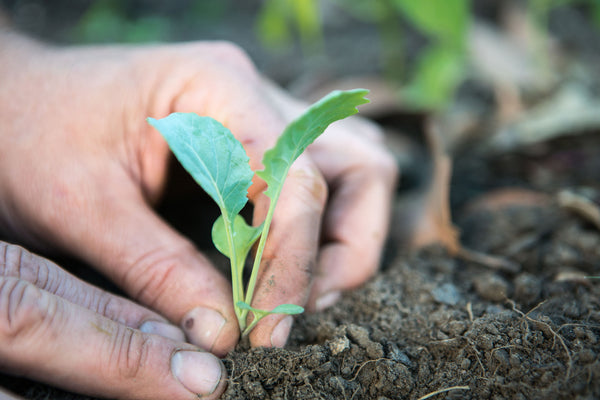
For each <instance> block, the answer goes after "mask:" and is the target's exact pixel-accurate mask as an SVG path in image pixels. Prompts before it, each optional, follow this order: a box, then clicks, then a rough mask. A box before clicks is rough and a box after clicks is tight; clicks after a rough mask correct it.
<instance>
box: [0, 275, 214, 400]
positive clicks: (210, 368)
mask: <svg viewBox="0 0 600 400" xmlns="http://www.w3.org/2000/svg"><path fill="white" fill-rule="evenodd" d="M0 359H1V360H2V368H3V369H5V370H6V372H8V373H11V374H17V375H23V376H26V377H28V378H31V379H35V380H39V381H43V382H47V383H50V384H53V385H56V386H60V387H63V388H66V389H68V390H72V391H75V392H79V393H85V394H89V395H98V396H103V397H110V398H131V399H159V398H168V399H194V398H198V397H200V396H204V397H202V398H216V397H218V395H219V394H220V393H221V392H222V391H223V390H224V386H225V383H224V378H225V371H224V368H223V366H222V364H221V363H220V361H219V360H218V359H217V358H216V357H215V356H213V355H211V354H210V353H203V352H200V351H199V350H198V349H197V348H195V347H193V346H191V345H189V344H184V343H181V342H177V341H173V340H170V339H167V338H164V337H161V336H158V335H152V334H147V333H142V332H140V331H138V330H135V329H131V328H130V327H127V326H125V325H123V324H120V323H117V322H115V321H112V320H110V319H108V318H106V317H104V316H102V315H100V314H98V313H95V312H93V311H90V310H88V309H87V308H84V307H81V306H78V305H76V304H74V303H71V302H69V301H67V300H65V299H63V298H61V297H58V296H56V295H53V294H51V293H49V292H46V291H44V290H41V289H40V288H38V287H36V286H35V285H33V284H31V283H30V282H27V281H25V280H22V279H18V278H14V277H6V276H2V277H0Z"/></svg>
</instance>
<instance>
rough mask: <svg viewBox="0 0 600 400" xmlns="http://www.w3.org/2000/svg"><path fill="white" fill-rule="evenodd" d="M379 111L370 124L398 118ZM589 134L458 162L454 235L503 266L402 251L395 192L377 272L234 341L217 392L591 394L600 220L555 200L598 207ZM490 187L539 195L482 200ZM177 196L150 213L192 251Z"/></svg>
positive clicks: (597, 357)
mask: <svg viewBox="0 0 600 400" xmlns="http://www.w3.org/2000/svg"><path fill="white" fill-rule="evenodd" d="M484 3H485V2H484ZM488 3H489V2H488ZM594 43H598V42H597V41H596V42H594ZM388 117H390V116H387V117H386V118H381V120H380V122H384V123H386V124H392V123H395V121H398V120H401V118H399V117H398V116H392V117H391V118H388ZM405 122H406V120H405ZM413 122H414V121H413ZM388 127H389V128H393V129H395V130H396V129H398V128H402V127H398V126H388ZM598 133H600V132H598V131H593V132H588V133H587V134H581V135H577V136H570V137H566V138H565V137H563V138H560V139H555V140H552V141H546V142H545V143H543V145H537V146H536V145H531V146H529V147H520V148H518V149H515V150H513V151H505V152H502V153H500V154H490V153H485V152H478V151H476V150H473V149H472V148H468V150H467V151H463V152H462V153H459V154H458V155H457V156H456V157H455V165H454V176H453V179H452V185H451V190H452V193H451V203H452V213H453V215H454V216H455V220H454V222H455V224H456V226H457V227H458V229H459V231H460V238H461V243H462V244H463V245H464V246H465V247H466V248H469V249H472V250H476V251H479V252H482V253H485V254H490V255H494V256H496V257H499V258H501V259H504V260H508V261H510V262H512V263H514V264H515V265H516V266H517V269H516V270H514V271H506V270H499V269H494V268H491V267H490V266H489V265H487V266H486V265H482V264H480V263H477V262H474V261H471V260H469V259H467V258H465V257H460V256H458V257H457V256H453V255H450V254H448V252H447V251H446V250H445V249H444V248H442V247H439V246H435V245H434V246H430V247H427V248H423V249H419V250H413V251H409V250H406V249H405V248H404V244H405V243H404V236H403V232H401V229H398V227H402V225H403V221H402V220H401V219H400V216H401V215H402V207H404V204H405V202H404V201H403V200H404V198H406V197H409V196H410V194H411V193H409V192H408V191H404V189H403V191H400V192H398V195H397V202H396V206H395V208H396V209H395V210H394V216H393V217H392V221H391V222H392V223H391V225H392V227H393V229H392V231H391V232H390V237H389V241H388V245H387V249H386V253H385V254H386V255H385V257H384V261H383V265H382V267H381V269H380V271H379V272H378V273H377V275H376V276H375V277H373V279H371V280H370V281H369V282H368V283H367V284H365V285H364V286H363V287H361V288H359V289H357V290H354V291H352V292H348V293H346V294H345V295H344V296H343V297H342V299H341V300H340V302H339V303H338V304H336V305H335V306H333V307H332V308H330V309H328V310H326V311H324V312H321V313H315V314H304V315H300V316H299V317H298V318H297V320H296V323H295V324H294V328H293V330H292V332H291V336H290V339H289V341H288V344H287V346H286V348H285V349H265V348H256V349H248V348H247V346H245V344H244V343H242V344H240V345H239V346H238V348H237V349H236V350H235V351H233V352H232V353H230V354H229V355H227V357H226V358H225V359H224V362H225V365H226V368H227V371H228V375H229V384H228V388H227V390H226V392H225V393H224V395H223V397H222V398H223V399H377V400H383V399H425V398H434V399H442V398H444V399H580V400H584V399H597V398H600V227H599V226H596V225H595V224H594V223H593V222H591V221H590V219H589V218H585V217H584V216H582V215H580V214H577V213H575V212H573V211H570V210H568V209H566V208H565V207H564V206H561V204H560V202H559V201H558V200H557V199H558V194H559V193H560V192H561V190H570V191H573V192H576V193H584V194H585V195H586V196H587V197H589V198H590V199H591V202H592V204H596V206H597V205H598V203H599V200H600V165H599V163H600V136H599V135H598ZM421 161H422V160H421ZM421 168H425V167H422V166H421V165H420V164H418V165H408V166H407V169H405V175H404V176H405V177H406V179H408V180H409V181H410V180H411V179H415V180H418V179H419V170H420V169H421ZM176 172H177V171H176ZM178 176H180V175H178ZM181 179H183V180H184V181H185V180H186V179H187V178H186V177H182V178H181ZM173 182H174V183H172V186H173V188H176V187H181V186H185V185H180V184H181V182H180V181H178V180H175V181H173ZM404 182H406V181H404ZM184 183H185V182H184ZM186 187H188V186H186ZM402 188H406V185H404V186H401V189H402ZM501 188H519V189H520V190H527V191H534V192H535V193H538V194H539V193H541V196H537V195H536V196H530V197H527V196H525V198H526V199H530V200H528V201H524V200H522V199H523V198H521V201H511V202H509V203H507V202H504V203H498V202H496V203H494V202H493V201H490V198H493V197H494V194H495V193H498V192H497V191H498V189H501ZM411 189H414V190H418V189H419V185H418V184H414V185H411ZM185 190H186V191H185V192H175V191H171V198H170V199H167V200H166V201H165V203H164V204H163V206H162V209H161V211H162V213H163V214H164V215H165V216H166V217H167V218H168V219H169V220H170V221H171V223H173V224H174V225H175V226H176V227H177V228H178V229H180V230H182V231H183V232H185V233H187V234H188V235H190V236H192V237H193V238H194V239H195V240H196V241H197V242H198V243H199V245H200V246H203V245H204V244H206V243H207V242H209V238H208V237H207V234H206V232H204V231H203V232H198V231H197V230H196V229H197V227H198V226H202V227H206V226H210V221H211V218H212V216H210V215H207V214H206V213H205V214H200V213H199V211H198V210H199V209H205V208H204V207H199V206H198V203H199V201H202V199H203V198H204V197H203V195H202V193H201V192H200V191H199V190H198V189H185ZM190 190H191V192H190ZM173 193H174V194H173ZM482 198H483V199H487V200H481V201H477V200H478V199H482ZM199 199H200V200H199ZM204 199H205V198H204ZM531 199H534V200H531ZM190 222H191V224H193V227H190ZM207 248H208V247H207ZM214 260H215V262H216V263H217V264H222V260H221V259H219V258H218V257H217V256H215V257H214ZM62 264H63V265H68V264H69V263H68V262H67V263H62ZM89 279H90V280H93V281H95V282H99V281H100V279H101V278H99V277H90V278H89ZM104 286H106V287H109V288H110V289H111V290H114V291H117V289H116V288H114V287H113V286H110V284H108V283H106V282H104ZM0 385H2V386H5V387H8V388H10V389H12V390H13V391H15V392H17V393H19V394H21V395H23V396H25V397H26V398H35V399H88V397H85V396H79V395H76V394H72V393H67V392H63V391H61V390H59V389H56V388H52V387H48V386H46V385H43V384H39V383H35V382H30V381H27V380H24V379H16V378H13V377H8V376H0Z"/></svg>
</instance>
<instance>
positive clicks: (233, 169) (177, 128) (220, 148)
mask: <svg viewBox="0 0 600 400" xmlns="http://www.w3.org/2000/svg"><path fill="white" fill-rule="evenodd" d="M148 123H150V125H152V126H154V127H155V128H156V129H158V131H159V132H160V133H161V134H162V135H163V137H164V138H165V140H166V141H167V143H168V144H169V147H171V150H172V151H173V153H174V154H175V157H177V159H178V160H179V162H180V163H181V165H183V167H184V168H185V169H186V170H187V171H188V172H189V173H190V174H191V175H192V177H193V178H194V180H195V181H196V182H198V184H199V185H200V186H202V188H203V189H204V191H206V193H208V195H209V196H210V197H212V198H213V200H214V201H215V202H216V203H217V205H218V206H219V208H220V209H221V213H222V214H223V216H224V217H226V219H227V220H229V221H232V219H233V216H235V215H237V214H238V213H239V212H240V211H241V210H242V208H244V206H245V205H246V203H247V202H248V198H247V197H246V196H247V194H248V188H249V187H250V184H251V183H252V177H253V172H252V170H251V169H250V165H249V164H248V160H249V158H248V156H247V155H246V152H245V151H244V148H243V147H242V145H241V143H240V142H239V141H238V140H237V139H236V138H235V137H234V136H233V134H232V133H231V132H230V131H229V129H227V128H225V127H224V126H223V125H221V123H219V122H218V121H216V120H214V119H212V118H210V117H200V116H198V115H197V114H194V113H173V114H171V115H169V116H168V117H165V118H162V119H154V118H148Z"/></svg>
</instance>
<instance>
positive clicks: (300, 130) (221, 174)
mask: <svg viewBox="0 0 600 400" xmlns="http://www.w3.org/2000/svg"><path fill="white" fill-rule="evenodd" d="M367 93H368V90H364V89H354V90H349V91H334V92H331V93H330V94H328V95H327V96H325V97H324V98H322V99H321V100H319V101H318V102H316V103H315V104H313V105H312V106H311V107H309V108H308V110H307V111H306V112H305V113H304V114H302V115H301V116H300V117H299V118H297V119H296V120H295V121H293V122H292V123H291V124H289V125H288V126H287V128H286V129H285V130H284V131H283V133H282V134H281V136H280V137H279V139H278V140H277V143H276V144H275V146H274V147H273V148H272V149H270V150H267V151H266V152H265V154H264V156H263V160H262V163H263V165H264V169H263V170H261V171H257V172H256V174H257V175H258V176H259V177H260V178H261V179H263V180H264V181H265V183H266V184H267V189H266V190H265V192H264V193H265V195H266V196H268V197H269V199H270V202H269V209H268V211H267V215H266V217H265V220H264V221H263V222H262V224H260V225H259V226H250V225H248V224H247V223H246V221H245V220H244V218H243V217H242V216H241V215H239V213H240V211H241V210H242V209H243V208H244V206H245V205H246V203H247V202H248V197H247V196H248V188H249V187H250V185H251V184H252V178H253V176H254V172H253V171H252V169H250V165H249V164H248V161H249V158H248V156H247V155H246V152H245V150H244V148H243V147H242V144H241V143H240V142H239V141H238V140H237V139H236V138H235V137H234V136H233V134H232V133H231V132H230V131H229V129H227V128H225V127H224V126H223V125H221V123H219V122H218V121H216V120H214V119H213V118H210V117H201V116H198V115H197V114H195V113H173V114H171V115H169V116H167V117H165V118H162V119H154V118H148V122H149V123H150V125H152V126H154V127H155V128H156V129H157V130H158V131H159V132H160V133H161V134H162V135H163V137H164V138H165V140H166V141H167V143H168V144H169V147H170V148H171V151H173V153H174V154H175V157H176V158H177V159H178V160H179V162H180V163H181V164H182V165H183V167H184V168H185V169H186V170H187V171H188V172H189V173H190V175H192V177H193V178H194V180H195V181H196V182H197V183H198V184H199V185H200V186H202V188H203V189H204V191H205V192H206V193H207V194H208V195H209V196H210V197H211V198H212V199H213V200H214V201H215V202H216V203H217V205H218V206H219V209H220V211H221V215H220V216H219V217H218V218H217V220H216V221H215V223H214V225H213V227H212V240H213V243H214V244H215V247H216V248H217V250H219V251H220V252H221V253H223V254H224V255H225V256H226V257H228V258H229V261H230V264H231V285H232V291H233V304H234V307H235V313H236V316H237V318H238V322H239V326H240V329H241V331H242V334H243V335H247V334H248V333H249V332H250V331H251V330H252V328H254V326H255V325H256V324H257V323H258V321H259V320H260V319H261V318H263V317H265V316H266V315H269V314H288V315H293V314H300V313H302V312H303V311H304V309H303V308H302V307H300V306H297V305H294V304H282V305H279V306H277V307H275V308H274V309H273V310H270V311H267V310H259V309H256V308H253V307H251V304H252V296H253V295H254V288H255V286H256V280H257V277H258V271H259V268H260V263H261V259H262V254H263V250H264V247H265V244H266V241H267V237H268V234H269V228H270V226H271V221H272V219H273V213H274V211H275V206H276V204H277V200H278V199H279V195H280V194H281V189H282V188H283V183H284V181H285V178H286V177H287V175H288V172H289V169H290V167H291V165H292V163H293V162H294V161H295V160H296V159H297V158H298V157H299V156H300V155H301V154H302V153H303V152H304V150H306V148H307V147H308V146H309V145H310V144H311V143H312V142H313V141H314V140H315V139H316V138H317V137H319V135H321V134H322V133H323V131H325V129H326V128H327V127H328V126H329V125H330V124H331V123H333V122H335V121H337V120H340V119H343V118H346V117H348V116H350V115H353V114H356V113H357V112H358V110H357V108H356V107H357V106H359V105H361V104H364V103H368V102H369V100H367V99H365V98H364V96H365V95H366V94H367ZM257 240H258V245H257V246H256V252H255V257H254V262H253V264H252V271H251V274H250V279H249V281H248V287H247V289H246V290H244V284H243V270H244V265H245V263H246V258H247V257H248V253H249V252H250V250H251V248H252V247H253V246H254V244H255V242H256V241H257ZM248 313H252V315H253V320H252V322H251V323H250V324H249V325H247V323H246V321H247V319H248Z"/></svg>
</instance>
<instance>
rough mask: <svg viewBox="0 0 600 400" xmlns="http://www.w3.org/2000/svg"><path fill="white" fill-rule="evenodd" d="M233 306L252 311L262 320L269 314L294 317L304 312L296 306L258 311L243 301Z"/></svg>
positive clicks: (282, 306)
mask: <svg viewBox="0 0 600 400" xmlns="http://www.w3.org/2000/svg"><path fill="white" fill-rule="evenodd" d="M235 305H236V306H237V307H238V308H240V309H242V310H248V311H252V312H253V313H255V315H256V316H258V317H259V318H262V317H264V316H266V315H269V314H287V315H294V314H302V313H303V312H304V308H303V307H300V306H298V305H296V304H280V305H278V306H277V307H275V308H274V309H272V310H271V311H268V310H260V309H258V308H254V307H252V306H250V305H249V304H248V303H246V302H244V301H238V302H237V303H235Z"/></svg>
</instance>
